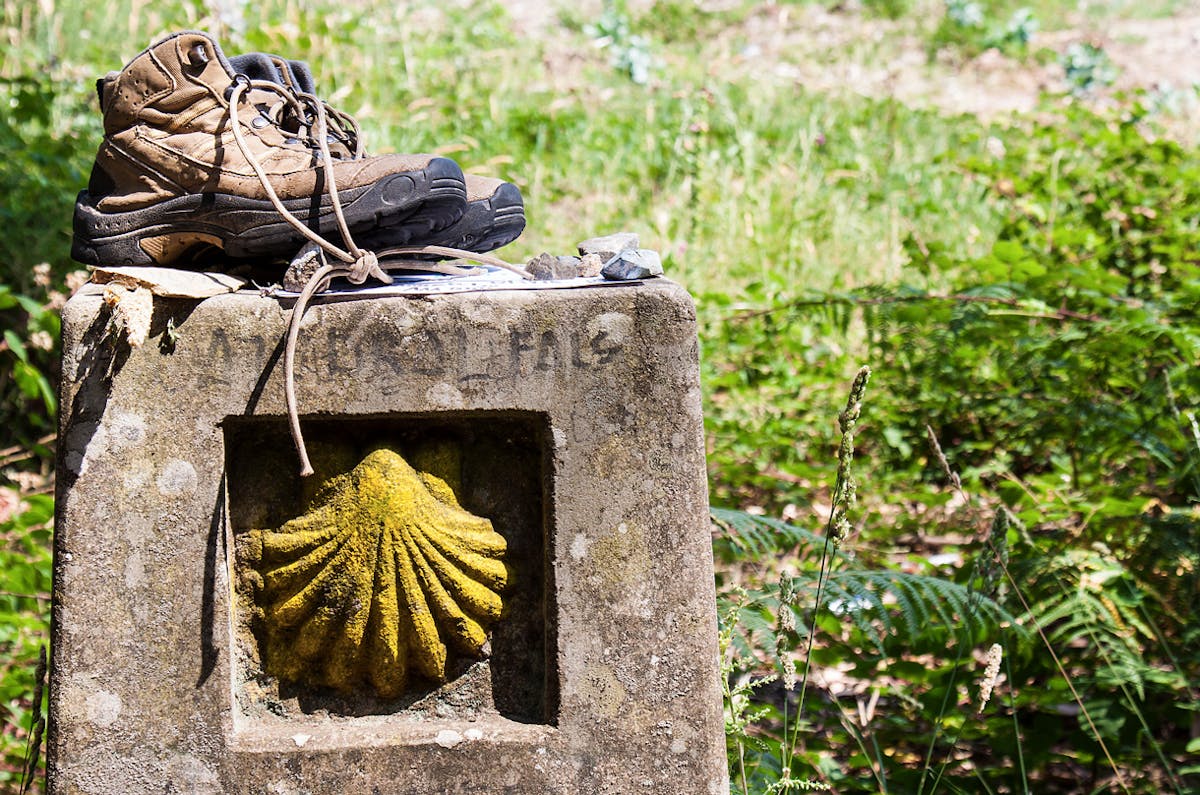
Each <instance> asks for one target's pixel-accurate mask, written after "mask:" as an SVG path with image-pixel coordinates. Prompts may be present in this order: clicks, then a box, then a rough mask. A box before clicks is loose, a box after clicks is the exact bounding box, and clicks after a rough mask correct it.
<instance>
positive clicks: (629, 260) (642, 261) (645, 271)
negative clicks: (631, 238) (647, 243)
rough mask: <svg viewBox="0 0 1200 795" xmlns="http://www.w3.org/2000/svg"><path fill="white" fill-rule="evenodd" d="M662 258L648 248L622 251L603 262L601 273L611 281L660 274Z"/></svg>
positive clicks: (643, 277) (644, 277)
mask: <svg viewBox="0 0 1200 795" xmlns="http://www.w3.org/2000/svg"><path fill="white" fill-rule="evenodd" d="M662 272H663V266H662V258H661V257H659V256H658V252H657V251H652V250H650V249H648V248H639V249H631V250H629V251H622V252H620V253H619V254H617V255H616V256H614V257H613V258H612V259H610V260H609V261H608V262H606V263H605V265H604V269H603V270H602V271H601V275H602V276H604V278H605V279H609V280H611V281H628V280H630V279H646V278H649V277H651V276H661V275H662Z"/></svg>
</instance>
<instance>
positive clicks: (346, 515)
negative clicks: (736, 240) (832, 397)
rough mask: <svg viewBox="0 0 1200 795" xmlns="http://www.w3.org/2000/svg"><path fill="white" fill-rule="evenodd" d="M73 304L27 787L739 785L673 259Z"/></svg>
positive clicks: (93, 297) (429, 790)
mask: <svg viewBox="0 0 1200 795" xmlns="http://www.w3.org/2000/svg"><path fill="white" fill-rule="evenodd" d="M287 321H288V307H287V306H286V305H281V303H280V301H278V300H276V299H275V298H270V297H264V296H262V295H259V294H258V293H254V292H248V291H244V292H237V293H230V294H227V295H220V296H217V297H213V298H209V299H207V300H204V301H195V300H182V299H163V298H156V299H155V300H154V308H153V316H152V319H151V323H150V337H149V339H147V341H146V342H145V344H144V345H141V346H140V347H132V348H131V347H130V346H129V345H128V343H127V342H126V341H125V340H124V339H122V338H121V337H120V336H119V335H116V334H114V332H113V331H112V329H111V328H110V325H109V317H108V313H107V310H106V309H105V305H104V302H103V299H102V295H101V293H100V289H99V288H98V287H89V288H88V289H85V290H84V291H82V292H81V293H79V294H78V295H76V296H75V297H74V298H73V299H72V300H71V301H70V303H69V304H68V305H67V307H66V309H65V311H64V316H63V389H62V419H61V428H60V437H59V438H60V440H61V441H60V451H59V458H60V460H59V494H58V517H57V520H56V539H55V584H54V612H53V659H52V663H51V675H50V676H51V680H50V688H51V707H50V709H51V713H50V736H49V747H48V770H49V791H50V792H51V793H57V794H60V795H65V794H66V793H121V794H122V795H135V794H136V793H164V792H167V793H170V792H177V793H222V794H224V793H247V794H249V793H270V794H271V795H300V794H301V793H305V794H306V795H328V794H329V793H380V794H381V795H382V794H383V793H403V794H404V795H425V794H428V795H433V794H434V793H439V794H441V793H538V794H539V795H540V794H541V793H562V794H563V795H568V794H569V795H576V794H577V793H582V794H583V795H593V794H599V793H650V794H658V793H663V794H665V793H678V795H705V794H707V793H712V794H714V795H721V794H722V793H726V792H727V791H728V783H727V782H728V780H727V775H726V769H725V751H724V733H723V722H722V714H721V698H720V679H719V674H718V666H717V652H716V646H717V644H716V611H715V604H714V595H713V577H712V553H711V547H710V541H709V529H708V520H707V504H708V502H707V489H706V479H705V467H704V449H703V430H702V420H701V412H700V388H699V375H698V365H697V342H696V326H695V312H694V308H693V305H692V302H691V299H690V298H689V296H688V295H687V293H686V292H685V291H684V290H683V289H682V288H680V287H679V286H678V285H675V284H673V283H671V282H669V281H667V280H665V279H661V278H660V279H650V280H648V281H646V282H645V283H642V284H637V285H619V286H611V287H598V288H586V289H550V290H531V291H492V292H472V293H459V294H451V295H431V296H426V297H422V298H413V297H402V296H391V297H377V298H373V299H371V300H333V299H332V298H326V299H322V300H321V302H320V303H318V304H316V305H314V306H312V307H310V308H309V310H308V312H307V314H306V315H305V318H304V321H303V326H302V333H301V335H300V337H299V344H298V348H297V359H296V362H297V364H296V389H297V397H298V402H299V407H300V413H301V420H302V428H303V432H304V439H305V442H306V446H307V448H308V452H309V454H310V457H311V459H312V463H313V467H314V469H315V470H316V474H315V475H313V476H312V477H308V478H301V477H300V476H299V474H298V473H299V462H298V459H297V454H296V449H295V447H294V445H293V441H292V437H291V436H290V434H289V429H288V421H287V412H286V404H285V398H284V383H283V381H284V378H283V364H282V358H283V343H282V339H283V336H284V332H285V330H286V326H287Z"/></svg>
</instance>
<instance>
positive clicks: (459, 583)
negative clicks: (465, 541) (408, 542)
mask: <svg viewBox="0 0 1200 795" xmlns="http://www.w3.org/2000/svg"><path fill="white" fill-rule="evenodd" d="M415 543H418V544H420V543H421V540H416V542H415ZM425 543H426V545H427V546H425V547H424V548H423V549H422V552H423V553H424V554H425V556H426V557H427V559H429V560H430V562H431V565H432V566H433V569H434V571H435V572H436V575H437V578H438V580H439V581H440V582H441V583H442V585H443V586H444V587H445V588H446V590H448V591H450V592H452V593H453V594H454V595H455V596H456V597H458V601H459V603H460V604H461V605H462V607H464V608H465V609H467V610H469V611H470V612H471V613H472V614H474V615H477V616H481V617H484V618H499V617H500V608H501V601H500V596H499V594H497V593H495V592H494V591H492V590H491V589H490V588H488V587H487V586H486V585H484V584H483V583H481V582H478V581H476V580H472V579H471V578H470V577H468V576H466V575H465V574H463V572H462V571H460V570H459V569H458V567H456V566H453V565H451V564H450V562H449V561H447V560H446V558H445V557H443V556H442V554H441V553H440V552H438V551H437V549H435V548H434V547H433V545H432V544H429V542H427V541H426V542H425Z"/></svg>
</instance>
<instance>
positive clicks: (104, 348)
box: [58, 310, 129, 497]
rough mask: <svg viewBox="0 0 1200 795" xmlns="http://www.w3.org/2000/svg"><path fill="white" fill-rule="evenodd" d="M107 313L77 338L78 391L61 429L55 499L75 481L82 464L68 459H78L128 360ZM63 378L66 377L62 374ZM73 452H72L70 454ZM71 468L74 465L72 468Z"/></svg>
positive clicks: (122, 340) (94, 321)
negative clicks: (111, 330) (81, 349)
mask: <svg viewBox="0 0 1200 795" xmlns="http://www.w3.org/2000/svg"><path fill="white" fill-rule="evenodd" d="M108 321H109V313H108V311H107V310H104V311H101V312H100V313H99V314H97V315H96V318H95V320H93V321H92V325H90V326H88V328H87V330H86V331H84V332H83V336H82V337H81V338H80V341H79V342H80V344H81V345H83V346H84V348H85V351H84V354H83V356H82V357H81V358H80V360H79V369H78V371H77V372H76V374H75V379H76V381H77V382H78V383H79V389H78V390H77V391H76V393H75V397H74V399H73V400H72V401H71V413H70V415H69V416H68V418H67V421H66V422H65V423H63V425H62V431H61V435H62V442H61V443H60V444H59V445H58V456H59V461H58V488H59V492H58V493H59V496H60V497H61V496H63V495H65V494H66V493H67V492H68V491H69V490H70V489H71V487H72V486H74V485H75V481H76V480H77V479H78V478H79V472H78V469H79V466H80V465H81V463H82V461H72V460H68V458H69V457H70V456H72V455H74V454H75V453H78V454H79V455H80V456H82V454H83V453H84V451H86V450H87V447H88V444H89V443H90V442H91V440H92V437H93V436H94V435H95V433H96V429H97V428H99V427H100V421H101V420H102V419H103V417H104V409H105V408H106V407H107V406H108V397H109V394H110V393H111V391H112V381H113V378H115V377H116V375H117V373H119V372H120V371H121V368H122V367H124V366H125V362H126V361H128V360H129V344H128V343H126V342H125V341H124V339H121V338H119V337H117V335H115V334H111V333H109V331H108ZM63 376H64V377H66V374H65V373H64V374H63ZM73 451H74V452H73ZM72 464H74V465H72Z"/></svg>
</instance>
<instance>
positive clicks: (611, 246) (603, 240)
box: [579, 232, 641, 262]
mask: <svg viewBox="0 0 1200 795" xmlns="http://www.w3.org/2000/svg"><path fill="white" fill-rule="evenodd" d="M640 245H641V240H640V239H639V238H638V236H637V233H636V232H617V233H616V234H612V235H604V236H603V237H593V238H590V239H588V240H585V241H583V242H582V243H580V244H579V253H580V255H581V256H582V255H585V254H596V255H598V256H599V257H600V260H601V262H608V261H609V260H610V259H612V258H613V257H614V256H616V255H617V254H619V253H620V252H622V251H625V250H626V249H635V248H637V247H638V246H640Z"/></svg>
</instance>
